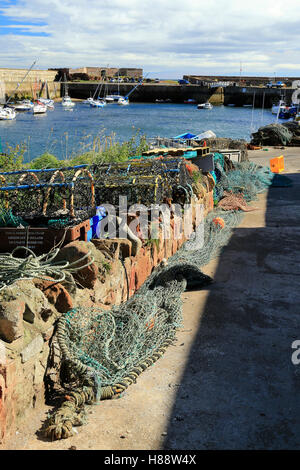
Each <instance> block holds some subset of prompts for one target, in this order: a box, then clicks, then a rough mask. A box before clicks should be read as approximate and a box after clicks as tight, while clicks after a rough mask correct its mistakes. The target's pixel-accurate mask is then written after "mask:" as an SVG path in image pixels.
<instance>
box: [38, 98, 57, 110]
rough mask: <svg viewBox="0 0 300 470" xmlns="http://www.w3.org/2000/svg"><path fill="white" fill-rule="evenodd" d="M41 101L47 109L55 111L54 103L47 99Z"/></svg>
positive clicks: (40, 99)
mask: <svg viewBox="0 0 300 470" xmlns="http://www.w3.org/2000/svg"><path fill="white" fill-rule="evenodd" d="M39 101H40V102H41V103H42V104H44V105H45V106H47V108H50V109H54V101H53V100H50V99H46V98H39Z"/></svg>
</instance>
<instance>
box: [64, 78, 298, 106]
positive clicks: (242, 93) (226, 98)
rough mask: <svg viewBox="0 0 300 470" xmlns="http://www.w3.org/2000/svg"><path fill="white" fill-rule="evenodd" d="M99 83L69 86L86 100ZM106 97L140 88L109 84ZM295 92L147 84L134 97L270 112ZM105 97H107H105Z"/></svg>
mask: <svg viewBox="0 0 300 470" xmlns="http://www.w3.org/2000/svg"><path fill="white" fill-rule="evenodd" d="M97 86H98V83H89V82H86V83H74V82H70V83H69V84H68V90H69V95H70V96H71V98H81V99H86V98H88V97H89V96H93V94H94V93H95V91H96V88H97ZM105 86H106V93H107V94H113V93H118V94H121V95H123V96H125V95H127V94H128V93H130V91H131V90H132V89H133V88H134V87H135V86H136V84H129V83H119V84H117V83H107V84H106V85H105ZM294 91H295V90H293V89H292V88H284V89H278V88H266V87H253V86H245V87H240V86H226V87H215V88H214V87H209V86H201V85H191V84H190V85H179V84H164V83H156V84H153V83H145V84H144V83H143V84H142V85H140V86H139V87H137V89H136V90H135V91H133V93H132V94H130V98H129V99H130V101H131V102H137V103H138V102H140V103H141V102H143V103H155V102H156V101H157V100H159V101H165V100H171V101H172V102H173V103H184V101H186V100H189V99H194V100H195V101H196V102H197V103H203V102H206V101H209V102H210V103H212V104H214V105H222V104H224V105H225V106H226V105H229V104H234V105H235V106H243V105H253V103H254V107H256V108H262V107H263V106H264V107H265V108H270V107H271V106H272V104H273V103H274V102H278V101H279V100H280V98H282V97H283V98H284V99H285V100H286V101H287V102H290V101H291V97H292V94H293V92H294ZM102 94H103V93H102Z"/></svg>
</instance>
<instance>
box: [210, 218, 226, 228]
mask: <svg viewBox="0 0 300 470" xmlns="http://www.w3.org/2000/svg"><path fill="white" fill-rule="evenodd" d="M212 221H213V223H214V224H215V226H216V227H218V228H221V229H222V228H224V227H225V221H224V219H222V217H215V218H214V219H213V220H212Z"/></svg>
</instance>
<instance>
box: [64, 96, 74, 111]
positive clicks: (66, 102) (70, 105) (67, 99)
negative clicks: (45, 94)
mask: <svg viewBox="0 0 300 470" xmlns="http://www.w3.org/2000/svg"><path fill="white" fill-rule="evenodd" d="M61 104H62V106H65V107H66V108H73V106H75V103H73V101H72V100H71V98H70V97H69V96H68V95H65V96H64V97H63V99H62V102H61Z"/></svg>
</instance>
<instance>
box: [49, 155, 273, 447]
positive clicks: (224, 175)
mask: <svg viewBox="0 0 300 470" xmlns="http://www.w3.org/2000/svg"><path fill="white" fill-rule="evenodd" d="M217 160H218V161H217V162H216V170H217V172H218V175H217V178H216V179H217V186H218V191H219V193H220V194H222V195H226V194H227V192H228V191H232V192H233V191H236V193H237V194H243V196H241V197H244V198H245V199H246V200H247V201H248V200H251V198H254V197H255V196H256V195H257V193H259V192H261V191H263V190H265V189H266V188H267V187H268V186H270V185H271V183H272V180H273V177H274V175H273V174H272V173H271V172H270V170H268V169H266V168H263V167H259V166H257V165H254V164H252V163H248V162H244V163H241V164H236V165H235V169H234V170H232V171H228V172H226V171H225V169H224V167H225V165H224V162H225V160H224V159H222V156H218V157H217ZM172 168H173V167H172ZM177 178H178V174H177ZM179 182H180V180H179ZM183 183H184V182H183ZM241 191H242V192H241ZM240 201H241V199H240ZM243 201H244V199H243ZM242 217H243V214H242V212H241V211H240V210H234V211H223V210H222V209H220V208H218V209H216V210H214V211H213V212H211V213H209V214H208V216H207V217H206V219H205V222H204V223H203V224H200V225H199V226H198V227H197V229H196V231H195V232H194V233H193V235H192V237H191V238H190V239H189V240H188V241H187V242H186V243H185V244H184V245H183V246H182V248H181V249H180V250H178V251H177V252H176V253H175V254H174V255H173V256H172V257H171V258H169V259H168V262H167V265H166V266H163V267H158V268H156V269H155V270H154V271H153V273H152V274H151V275H150V276H149V278H148V279H147V280H146V282H145V283H144V284H143V285H142V286H141V288H140V289H139V290H138V291H137V292H136V293H135V295H134V296H133V297H132V298H130V299H129V300H128V301H127V302H124V303H123V304H121V305H118V306H113V307H112V308H111V309H110V311H107V310H103V309H101V308H98V307H93V308H84V307H78V308H75V309H73V310H71V311H70V312H68V313H67V314H65V315H63V316H62V317H61V318H60V319H59V321H58V328H57V342H58V344H59V348H60V351H61V366H60V374H59V380H60V384H59V385H60V388H61V390H62V393H63V394H64V396H65V401H64V402H63V404H62V406H61V407H60V408H59V409H58V410H57V411H56V412H55V413H54V414H53V416H52V417H51V418H50V419H49V420H48V422H47V423H46V426H45V434H46V436H48V437H50V438H52V439H59V438H67V437H69V436H70V435H72V426H73V425H75V424H76V423H78V422H82V419H81V418H79V415H81V413H82V410H83V405H84V404H85V403H93V402H95V401H97V400H99V399H105V398H114V397H119V396H120V395H121V394H122V393H123V392H124V391H125V390H126V389H127V387H128V386H129V385H131V384H132V383H135V381H136V379H137V378H138V376H139V375H140V374H141V373H142V372H143V371H144V370H145V369H146V368H147V367H149V366H151V365H152V364H153V363H154V362H155V361H156V360H158V359H159V358H160V357H161V356H162V355H163V354H164V352H165V350H166V348H167V347H168V345H170V344H171V343H172V342H173V341H174V339H175V335H176V330H177V328H178V327H179V326H180V325H181V324H182V301H181V294H182V292H183V291H184V290H185V289H194V288H197V289H199V288H201V287H203V286H206V285H208V284H209V283H210V282H211V281H212V279H211V278H210V277H209V276H207V275H205V274H203V273H202V271H201V268H202V266H204V265H206V264H207V263H208V262H209V261H210V260H211V259H213V258H215V257H216V256H218V255H219V254H220V252H221V250H222V248H223V247H224V246H225V245H226V244H227V243H228V241H229V238H230V236H231V234H232V230H233V228H234V227H235V226H236V225H238V224H239V223H240V221H241V219H242ZM66 393H67V395H66Z"/></svg>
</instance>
